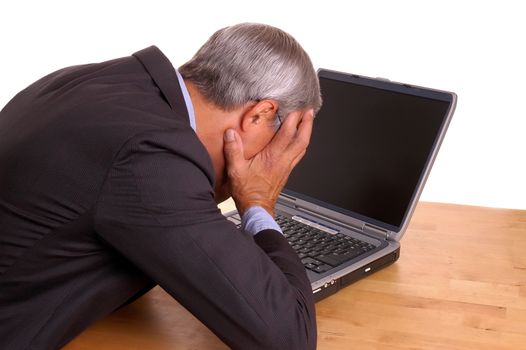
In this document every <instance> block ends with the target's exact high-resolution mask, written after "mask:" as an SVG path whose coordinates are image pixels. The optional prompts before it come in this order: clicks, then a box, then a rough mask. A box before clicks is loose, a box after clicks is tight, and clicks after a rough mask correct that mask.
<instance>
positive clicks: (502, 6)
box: [0, 0, 526, 209]
mask: <svg viewBox="0 0 526 350" xmlns="http://www.w3.org/2000/svg"><path fill="white" fill-rule="evenodd" d="M523 8H524V5H523V4H521V2H520V1H516V2H513V1H493V2H487V1H446V0H444V1H356V2H353V1H329V0H326V1H305V0H304V1H286V0H281V1H274V0H266V1H261V2H254V1H225V0H222V1H186V2H184V3H182V2H180V1H152V0H148V1H147V0H143V1H141V2H137V1H110V0H106V1H98V0H92V1H85V2H80V1H78V2H77V1H63V2H62V1H60V2H59V1H32V2H31V1H16V2H15V1H2V3H1V4H0V50H1V51H0V82H1V83H0V108H1V107H3V106H4V105H5V104H6V103H7V102H8V101H9V100H10V99H11V98H12V97H13V96H14V95H15V94H16V93H17V92H18V91H20V90H21V89H23V88H24V87H26V86H27V85H29V84H30V83H32V82H33V81H35V80H36V79H37V78H40V77H41V76H43V75H45V74H47V73H50V72H51V71H53V70H56V69H59V68H62V67H64V66H69V65H74V64H81V63H88V62H98V61H103V60H107V59H112V58H116V57H120V56H125V55H130V54H131V53H133V52H135V51H138V50H140V49H142V48H144V47H146V46H149V45H152V44H155V45H157V46H158V47H159V48H161V50H163V52H164V53H165V54H166V55H167V56H168V57H169V58H170V60H171V61H172V63H173V64H174V66H176V67H177V66H179V65H180V64H182V63H184V62H185V61H186V60H188V59H189V58H190V57H191V56H192V55H193V53H194V52H195V51H196V50H197V49H198V48H199V46H200V45H201V44H203V43H204V41H205V40H206V39H207V38H208V37H209V36H210V35H211V34H212V33H213V32H214V31H215V30H217V29H219V28H221V27H224V26H227V25H231V24H235V23H239V22H263V23H267V24H271V25H274V26H277V27H280V28H282V29H284V30H285V31H287V32H289V33H290V34H292V35H293V36H294V37H295V38H296V39H298V41H299V42H300V43H301V44H302V45H303V47H304V48H305V50H306V51H307V52H308V53H309V54H310V56H311V58H312V61H313V63H314V66H315V67H316V68H318V67H323V68H330V69H335V70H341V71H347V72H352V73H355V74H361V75H367V76H373V77H374V76H379V77H386V78H390V79H392V80H395V81H400V82H405V83H412V84H416V85H423V86H430V87H434V88H438V89H444V90H451V91H454V92H456V93H457V94H458V96H459V101H458V106H457V111H456V114H455V116H454V118H453V121H452V123H451V126H450V129H449V132H448V134H447V135H446V138H445V140H444V143H443V146H442V149H441V151H440V153H439V156H438V158H437V161H436V163H435V166H434V168H433V171H432V173H431V176H430V178H429V180H428V182H427V185H426V188H425V190H424V193H423V194H422V199H423V200H428V201H437V202H451V203H462V204H471V205H482V206H491V207H505V208H518V209H526V186H525V184H524V181H525V179H526V166H525V163H526V162H525V160H524V159H525V158H526V157H525V151H526V138H525V137H524V133H525V125H526V123H525V117H526V108H525V102H526V89H525V84H526V53H525V52H526V49H525V47H526V45H525V42H526V16H525V15H526V11H525V10H523Z"/></svg>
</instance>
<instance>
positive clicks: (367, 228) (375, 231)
mask: <svg viewBox="0 0 526 350" xmlns="http://www.w3.org/2000/svg"><path fill="white" fill-rule="evenodd" d="M363 232H364V233H368V234H372V235H374V236H380V237H381V238H384V239H389V231H388V230H384V229H383V228H380V227H376V226H372V225H369V224H365V225H363Z"/></svg>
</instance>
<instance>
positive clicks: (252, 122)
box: [241, 100, 278, 132]
mask: <svg viewBox="0 0 526 350" xmlns="http://www.w3.org/2000/svg"><path fill="white" fill-rule="evenodd" d="M277 110H278V102H277V101H276V100H261V101H258V102H257V103H256V104H254V105H253V106H252V107H250V108H249V109H247V110H246V112H245V113H244V114H243V116H242V117H241V130H242V131H245V132H247V131H250V129H252V128H258V127H259V126H267V125H268V123H269V122H271V121H272V120H273V119H274V117H275V116H276V112H277Z"/></svg>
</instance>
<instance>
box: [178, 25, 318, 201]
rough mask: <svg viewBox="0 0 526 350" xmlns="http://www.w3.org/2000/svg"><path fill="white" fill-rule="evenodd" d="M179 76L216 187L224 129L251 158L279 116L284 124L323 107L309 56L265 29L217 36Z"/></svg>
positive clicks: (221, 178) (257, 27)
mask: <svg viewBox="0 0 526 350" xmlns="http://www.w3.org/2000/svg"><path fill="white" fill-rule="evenodd" d="M179 72H180V73H181V75H182V76H183V78H184V80H185V83H186V84H187V86H188V89H189V91H190V95H191V97H192V102H193V103H194V108H195V111H196V119H197V134H198V136H199V138H200V139H201V141H202V142H203V144H204V145H205V147H206V148H207V150H208V152H209V153H210V156H211V158H212V161H213V163H214V168H215V173H216V181H217V185H220V186H221V185H223V184H224V182H225V178H224V176H223V175H224V159H223V154H222V146H223V143H222V142H223V134H224V132H225V131H226V130H227V129H235V130H236V131H237V132H238V134H239V135H240V136H241V138H242V140H243V145H244V150H245V157H246V158H247V159H249V158H251V157H253V156H254V155H255V154H257V153H258V152H260V151H261V150H262V149H263V148H264V147H265V146H266V145H267V144H268V142H269V141H270V140H271V139H272V137H273V135H274V133H275V131H276V130H277V126H278V125H279V121H278V114H279V118H280V119H283V118H285V117H286V116H287V115H288V114H289V113H290V112H292V111H297V110H305V109H314V110H315V111H317V110H318V109H319V107H320V106H321V97H320V88H319V82H318V78H317V76H316V72H315V70H314V68H313V66H312V63H311V61H310V59H309V57H308V55H307V54H306V52H305V51H304V50H303V49H302V47H301V46H300V45H299V44H298V42H297V41H296V40H295V39H294V38H293V37H292V36H290V35H289V34H287V33H285V32H284V31H282V30H280V29H278V28H274V27H271V26H268V25H263V24H252V23H243V24H238V25H235V26H231V27H227V28H223V29H221V30H219V31H217V32H216V33H214V34H213V35H212V36H211V37H210V39H208V41H207V42H206V43H205V44H204V45H203V46H202V47H201V48H200V49H199V51H198V52H197V53H196V55H195V56H194V57H193V58H192V59H191V60H190V61H189V62H187V63H185V64H184V65H182V66H181V67H180V68H179ZM216 189H217V188H216ZM216 192H217V191H216Z"/></svg>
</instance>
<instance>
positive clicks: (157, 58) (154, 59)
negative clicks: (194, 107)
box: [133, 46, 190, 124]
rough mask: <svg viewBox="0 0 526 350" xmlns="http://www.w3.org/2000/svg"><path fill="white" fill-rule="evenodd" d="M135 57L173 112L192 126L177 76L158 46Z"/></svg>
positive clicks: (136, 54) (137, 53)
mask: <svg viewBox="0 0 526 350" xmlns="http://www.w3.org/2000/svg"><path fill="white" fill-rule="evenodd" d="M133 56H135V57H136V58H137V59H138V60H139V61H140V62H141V63H142V64H143V66H144V67H145V68H146V70H147V71H148V73H149V74H150V75H151V77H152V79H153V80H154V81H155V83H156V84H157V86H158V87H159V89H160V90H161V93H162V94H163V95H164V97H165V99H166V101H167V102H168V104H169V105H170V107H171V108H172V110H173V111H174V112H176V114H177V115H181V116H185V117H186V118H185V120H186V122H188V124H190V121H189V116H188V110H187V109H186V103H185V102H184V97H183V93H182V91H181V87H180V86H179V81H178V79H177V74H176V73H175V69H174V67H173V65H172V64H171V63H170V61H169V60H168V58H167V57H166V56H165V55H164V54H163V53H162V52H161V50H159V49H158V48H157V47H156V46H150V47H148V48H146V49H143V50H141V51H138V52H136V53H134V54H133Z"/></svg>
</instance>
